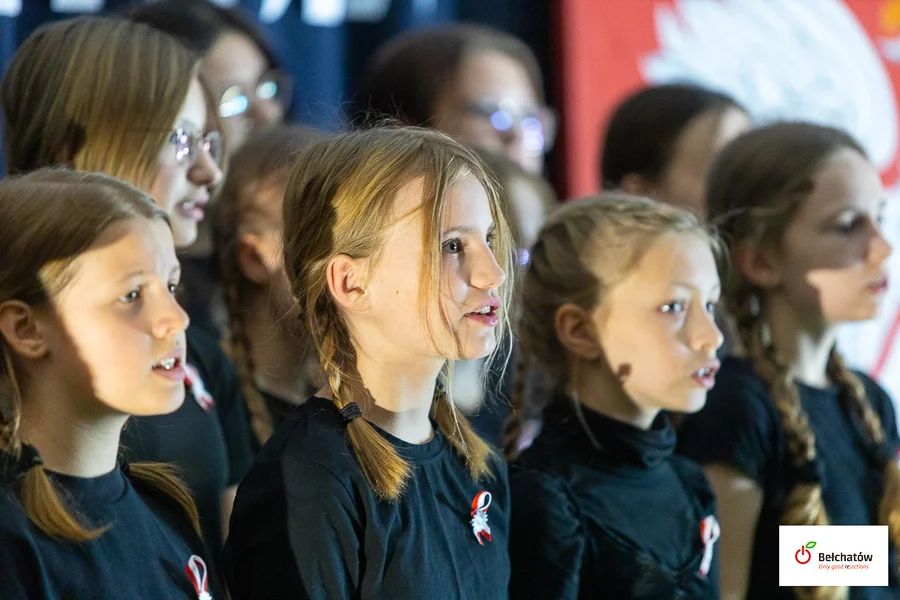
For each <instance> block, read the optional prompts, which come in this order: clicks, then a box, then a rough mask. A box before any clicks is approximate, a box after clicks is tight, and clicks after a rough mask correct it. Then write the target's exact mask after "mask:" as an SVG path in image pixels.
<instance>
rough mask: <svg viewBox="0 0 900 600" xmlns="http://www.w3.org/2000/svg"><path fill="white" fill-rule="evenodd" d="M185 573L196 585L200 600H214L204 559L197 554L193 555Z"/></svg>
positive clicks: (195, 589) (195, 588)
mask: <svg viewBox="0 0 900 600" xmlns="http://www.w3.org/2000/svg"><path fill="white" fill-rule="evenodd" d="M185 571H186V572H187V576H188V579H190V580H191V583H193V584H194V591H196V592H197V598H198V600H213V597H212V595H211V594H210V593H209V581H208V580H207V575H208V573H207V570H206V563H205V562H203V559H202V558H200V557H199V556H197V555H196V554H192V555H191V557H190V558H189V559H188V562H187V567H186V568H185Z"/></svg>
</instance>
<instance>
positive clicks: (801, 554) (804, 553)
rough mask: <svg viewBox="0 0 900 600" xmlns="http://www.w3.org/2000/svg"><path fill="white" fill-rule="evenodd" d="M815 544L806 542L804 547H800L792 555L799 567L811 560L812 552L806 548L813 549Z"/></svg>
mask: <svg viewBox="0 0 900 600" xmlns="http://www.w3.org/2000/svg"><path fill="white" fill-rule="evenodd" d="M815 547H816V543H815V542H807V544H806V545H805V546H800V549H799V550H797V552H796V553H794V560H796V561H797V562H798V563H800V564H801V565H805V564H806V563H808V562H809V561H811V560H812V552H810V551H809V550H807V548H815Z"/></svg>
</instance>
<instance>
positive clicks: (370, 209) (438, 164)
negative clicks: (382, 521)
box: [284, 127, 512, 501]
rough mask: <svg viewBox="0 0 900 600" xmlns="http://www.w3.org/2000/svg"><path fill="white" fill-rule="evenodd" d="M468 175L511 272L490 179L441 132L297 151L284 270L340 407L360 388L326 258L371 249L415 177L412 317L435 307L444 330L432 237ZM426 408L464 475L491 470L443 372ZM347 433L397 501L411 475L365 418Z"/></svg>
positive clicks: (390, 132) (331, 142)
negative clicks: (416, 274) (418, 246)
mask: <svg viewBox="0 0 900 600" xmlns="http://www.w3.org/2000/svg"><path fill="white" fill-rule="evenodd" d="M466 176H474V177H475V178H477V179H478V181H479V182H480V183H481V185H482V186H483V187H484V189H485V191H486V193H487V196H488V200H489V202H490V207H491V214H492V216H493V218H494V222H495V223H496V229H497V238H496V241H495V244H494V246H493V249H494V253H495V255H496V258H497V262H498V263H499V265H500V267H501V268H503V269H504V271H506V273H507V275H508V277H510V276H511V275H512V273H511V266H512V242H511V239H510V238H511V236H510V232H509V227H508V226H507V224H506V222H505V219H504V217H503V214H502V211H501V210H500V204H499V200H498V198H497V190H496V187H495V184H494V183H493V181H492V180H491V178H490V177H489V176H488V175H487V174H486V172H485V170H484V167H483V166H482V165H481V162H480V161H479V160H478V158H477V157H476V156H475V155H474V154H473V153H472V152H471V151H469V150H468V149H466V148H464V147H463V146H462V145H460V144H459V143H457V142H455V141H453V140H452V139H451V138H449V137H448V136H446V135H444V134H442V133H439V132H436V131H431V130H424V129H418V128H386V127H383V128H375V129H367V130H361V131H356V132H352V133H345V134H342V135H338V136H335V137H333V138H330V139H328V140H325V141H323V142H319V143H317V144H314V145H313V146H311V147H310V148H308V149H307V150H306V151H305V152H303V153H302V154H301V155H300V156H299V157H298V158H297V164H296V167H295V168H294V172H293V173H292V174H291V179H290V182H289V183H288V189H287V192H286V193H285V199H284V243H285V248H284V254H285V267H286V268H287V273H288V277H289V279H290V281H291V289H292V292H293V295H294V297H295V298H296V299H297V302H298V304H299V309H300V312H301V314H302V315H303V318H304V325H305V328H306V331H307V333H308V335H309V338H310V341H311V342H312V343H313V344H314V345H315V348H316V350H317V352H318V355H319V358H320V361H321V364H322V370H323V372H324V373H325V375H326V377H327V379H328V384H329V387H330V388H331V393H332V397H333V401H334V404H335V405H336V406H337V407H338V408H342V407H343V406H345V405H346V404H347V403H348V402H350V401H351V396H352V395H353V394H354V393H355V394H356V397H359V398H364V397H366V393H365V392H364V391H363V390H362V382H361V381H360V378H359V374H358V372H357V371H356V351H355V347H354V344H353V342H354V340H353V339H352V338H351V334H350V330H349V328H348V326H347V323H346V322H345V320H344V317H343V315H342V314H341V311H340V310H339V309H338V306H337V305H336V303H335V302H334V300H333V299H332V297H331V295H330V292H329V290H328V286H327V282H326V268H327V265H328V262H329V260H330V259H331V258H332V257H334V256H335V255H337V254H347V255H349V256H354V257H358V258H364V257H369V256H373V255H375V254H376V253H377V251H378V249H379V247H380V245H381V240H382V237H383V234H384V232H385V231H386V230H387V229H388V227H389V226H390V222H389V221H390V219H391V215H392V210H393V205H394V201H395V197H396V196H397V193H398V192H399V191H400V190H401V189H402V188H403V187H404V186H405V185H407V184H409V183H411V182H413V181H416V180H418V179H421V180H423V182H424V193H423V204H422V208H421V214H422V217H423V220H424V227H423V236H424V237H423V241H424V244H423V246H424V248H425V254H424V264H423V265H422V272H421V277H420V281H421V282H422V289H423V290H424V291H423V292H422V294H421V296H420V298H419V303H420V315H419V317H420V318H421V319H422V320H423V322H426V323H431V322H432V320H431V319H430V318H429V317H430V316H431V315H433V314H434V311H435V310H439V312H440V315H439V316H440V320H441V323H442V325H443V326H444V327H446V328H447V329H448V330H452V327H451V324H450V320H449V317H448V316H447V315H446V314H444V311H443V310H442V308H441V305H440V303H439V301H438V299H439V290H440V289H441V283H440V282H441V265H442V260H441V249H440V241H439V238H440V231H441V219H442V218H443V216H444V214H445V212H446V210H447V203H448V196H449V193H450V190H451V188H452V187H453V186H454V185H455V184H456V183H457V182H459V181H460V180H461V179H462V178H463V177H466ZM511 289H512V283H511V281H510V280H509V279H507V283H505V284H504V285H503V286H501V288H500V297H501V302H502V307H501V310H500V315H501V320H502V321H503V322H502V323H501V325H500V327H499V328H498V332H497V335H498V338H499V340H498V344H497V347H498V348H500V347H502V346H503V345H504V344H503V337H504V336H505V335H506V331H507V330H508V322H507V320H508V314H509V304H510V295H511ZM429 335H431V336H433V335H434V332H429ZM457 343H459V340H457ZM448 358H449V357H448ZM445 375H446V373H445ZM433 415H434V418H435V419H436V421H437V422H438V425H439V426H440V428H441V430H442V431H443V432H444V433H445V434H446V435H447V437H448V439H449V441H450V444H451V445H452V447H453V448H454V450H455V452H456V453H457V455H458V456H459V457H460V458H461V459H462V460H463V461H464V462H465V464H466V465H467V466H468V468H469V471H470V472H471V474H472V476H473V477H474V478H475V479H476V480H478V479H483V478H485V477H488V476H490V475H491V466H490V460H491V454H492V453H491V450H490V448H489V446H488V445H487V444H486V443H485V442H484V441H483V440H481V438H479V437H478V436H477V435H476V434H475V433H474V431H473V430H472V428H471V426H470V425H469V422H468V421H467V420H466V418H465V417H464V416H462V415H461V414H459V413H458V411H457V409H456V408H455V407H454V405H453V402H452V400H451V398H450V394H449V392H448V391H447V381H446V377H444V381H443V385H440V386H437V387H436V390H435V399H434V404H433ZM347 433H348V438H349V441H350V445H351V447H352V450H353V453H354V454H355V456H356V458H357V460H358V461H359V463H360V466H361V467H362V470H363V472H364V473H365V476H366V478H367V480H368V481H369V484H370V485H371V486H372V489H373V491H374V492H375V494H376V495H377V496H378V497H380V498H382V499H386V500H391V501H394V500H397V499H399V498H400V496H401V495H402V492H403V489H404V486H405V484H406V481H407V479H408V478H409V476H410V474H411V471H410V466H409V465H408V464H407V462H406V461H405V460H404V459H403V458H401V457H400V456H399V455H398V454H397V452H396V450H395V449H394V447H393V446H392V445H391V444H390V443H388V442H387V441H386V440H385V439H384V438H383V437H382V436H381V435H379V433H378V432H377V431H376V430H375V428H374V427H372V425H370V424H369V423H368V422H367V421H366V420H365V419H354V420H353V421H351V422H350V423H349V424H348V425H347Z"/></svg>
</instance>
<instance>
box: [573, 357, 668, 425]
mask: <svg viewBox="0 0 900 600" xmlns="http://www.w3.org/2000/svg"><path fill="white" fill-rule="evenodd" d="M569 364H571V365H573V366H572V368H571V369H570V373H569V381H570V384H569V391H570V393H572V394H574V396H575V399H576V400H577V401H578V402H581V403H582V404H583V405H584V406H586V407H588V408H589V409H591V410H594V411H597V412H598V413H600V414H602V415H604V416H607V417H609V418H610V419H615V420H616V421H621V422H622V423H627V424H629V425H633V426H634V427H637V428H639V429H644V430H647V429H650V426H651V425H652V424H653V420H654V419H656V415H658V414H659V409H658V408H643V407H640V406H638V405H637V404H636V403H635V402H634V400H632V399H631V397H629V396H628V394H627V393H626V392H625V390H624V388H623V387H622V384H621V383H620V382H619V381H618V379H617V377H616V375H615V374H614V373H612V372H611V371H610V370H609V368H607V367H606V366H605V365H602V364H599V361H591V362H584V361H580V360H574V361H572V360H570V362H569Z"/></svg>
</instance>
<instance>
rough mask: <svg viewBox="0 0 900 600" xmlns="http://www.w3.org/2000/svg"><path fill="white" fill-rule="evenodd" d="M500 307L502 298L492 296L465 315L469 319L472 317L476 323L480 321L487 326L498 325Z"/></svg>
mask: <svg viewBox="0 0 900 600" xmlns="http://www.w3.org/2000/svg"><path fill="white" fill-rule="evenodd" d="M499 309H500V299H499V298H491V299H490V300H488V301H487V302H485V303H483V304H482V305H480V306H479V307H478V308H476V309H475V310H473V311H471V312H467V313H466V314H465V315H463V316H464V317H465V318H467V319H471V320H473V321H475V322H476V323H480V324H482V325H485V326H487V327H496V326H497V324H498V323H499V322H500V317H499V315H498V314H497V312H498V310H499Z"/></svg>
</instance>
